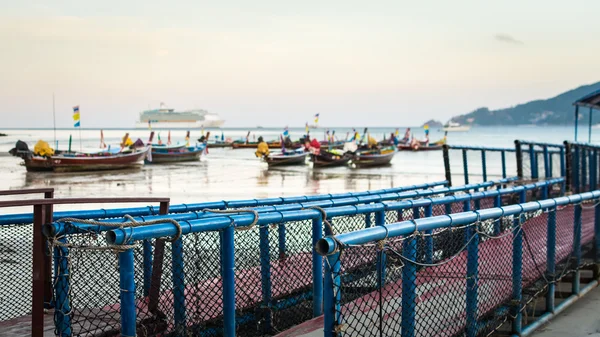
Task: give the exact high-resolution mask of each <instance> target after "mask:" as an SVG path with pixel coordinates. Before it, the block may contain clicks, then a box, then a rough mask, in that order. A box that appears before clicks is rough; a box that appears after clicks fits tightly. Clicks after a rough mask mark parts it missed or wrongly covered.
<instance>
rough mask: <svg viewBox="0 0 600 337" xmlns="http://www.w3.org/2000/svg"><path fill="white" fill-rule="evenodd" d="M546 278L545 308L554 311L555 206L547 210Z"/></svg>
mask: <svg viewBox="0 0 600 337" xmlns="http://www.w3.org/2000/svg"><path fill="white" fill-rule="evenodd" d="M546 239H547V242H546V246H547V247H548V249H547V250H546V261H547V264H546V269H547V272H546V275H547V276H546V278H547V279H548V280H549V281H550V283H549V284H548V293H547V294H546V310H547V311H548V312H552V313H553V312H554V293H555V291H556V288H555V284H554V281H555V279H556V275H555V274H556V207H554V208H552V209H549V210H548V237H547V238H546Z"/></svg>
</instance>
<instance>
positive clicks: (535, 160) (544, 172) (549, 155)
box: [515, 140, 567, 179]
mask: <svg viewBox="0 0 600 337" xmlns="http://www.w3.org/2000/svg"><path fill="white" fill-rule="evenodd" d="M515 150H516V154H517V172H518V173H517V175H518V176H519V177H521V178H523V179H540V178H545V179H548V178H551V177H566V176H567V159H566V156H567V151H566V147H565V145H564V144H551V143H541V142H532V141H526V140H515Z"/></svg>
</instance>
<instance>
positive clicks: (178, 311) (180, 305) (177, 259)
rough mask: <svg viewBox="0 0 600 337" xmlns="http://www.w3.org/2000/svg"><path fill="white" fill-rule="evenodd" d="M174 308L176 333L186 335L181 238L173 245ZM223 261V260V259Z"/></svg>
mask: <svg viewBox="0 0 600 337" xmlns="http://www.w3.org/2000/svg"><path fill="white" fill-rule="evenodd" d="M171 254H172V261H171V263H172V266H171V268H172V273H173V275H172V277H173V306H174V311H175V332H176V334H177V335H183V334H185V330H186V324H185V316H186V314H185V308H186V307H185V272H184V270H183V241H182V239H181V237H180V238H179V239H177V240H175V241H174V242H172V243H171ZM221 260H222V259H221Z"/></svg>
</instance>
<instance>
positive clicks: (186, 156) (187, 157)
mask: <svg viewBox="0 0 600 337" xmlns="http://www.w3.org/2000/svg"><path fill="white" fill-rule="evenodd" d="M205 148H206V146H205V145H204V144H201V145H199V146H190V147H182V148H178V149H162V148H158V149H155V148H154V147H152V155H151V156H149V157H148V158H146V160H145V163H146V164H162V163H179V162H186V161H197V160H198V159H200V156H201V155H202V153H203V152H204V149H205Z"/></svg>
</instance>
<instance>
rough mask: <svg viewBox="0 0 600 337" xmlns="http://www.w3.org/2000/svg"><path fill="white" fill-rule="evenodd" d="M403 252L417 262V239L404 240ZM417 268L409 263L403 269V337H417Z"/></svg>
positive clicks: (409, 258) (408, 238)
mask: <svg viewBox="0 0 600 337" xmlns="http://www.w3.org/2000/svg"><path fill="white" fill-rule="evenodd" d="M402 245H403V248H402V250H403V252H404V256H405V257H406V259H407V260H410V261H416V260H417V239H416V237H414V236H412V237H407V238H405V239H404V242H403V243H402ZM416 281H417V266H416V265H415V264H414V263H412V262H409V261H406V262H405V265H404V268H402V324H401V329H402V337H415V316H416V310H415V308H416V303H417V282H416Z"/></svg>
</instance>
